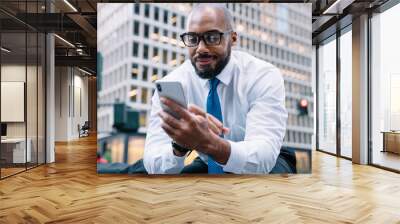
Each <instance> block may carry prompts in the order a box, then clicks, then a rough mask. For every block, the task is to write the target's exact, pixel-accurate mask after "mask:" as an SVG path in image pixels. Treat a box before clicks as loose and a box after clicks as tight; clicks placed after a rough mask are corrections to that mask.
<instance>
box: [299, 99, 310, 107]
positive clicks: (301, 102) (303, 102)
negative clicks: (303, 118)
mask: <svg viewBox="0 0 400 224" xmlns="http://www.w3.org/2000/svg"><path fill="white" fill-rule="evenodd" d="M307 106H308V100H306V99H301V100H300V107H307Z"/></svg>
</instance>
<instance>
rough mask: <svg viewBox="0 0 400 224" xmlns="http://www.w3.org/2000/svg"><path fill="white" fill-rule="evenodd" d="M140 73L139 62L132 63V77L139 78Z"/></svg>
mask: <svg viewBox="0 0 400 224" xmlns="http://www.w3.org/2000/svg"><path fill="white" fill-rule="evenodd" d="M138 73H139V66H138V65H137V64H132V71H131V74H132V79H137V77H138Z"/></svg>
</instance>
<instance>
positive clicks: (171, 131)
mask: <svg viewBox="0 0 400 224" xmlns="http://www.w3.org/2000/svg"><path fill="white" fill-rule="evenodd" d="M161 128H162V129H164V131H165V133H167V135H169V137H171V138H172V139H174V138H175V136H176V134H175V129H174V128H173V127H171V126H169V125H168V124H166V123H164V122H163V123H162V124H161Z"/></svg>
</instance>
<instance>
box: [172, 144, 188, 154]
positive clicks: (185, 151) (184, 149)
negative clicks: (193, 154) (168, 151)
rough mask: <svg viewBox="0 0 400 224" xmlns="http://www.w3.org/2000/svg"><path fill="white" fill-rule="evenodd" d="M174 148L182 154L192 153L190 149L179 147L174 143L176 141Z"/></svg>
mask: <svg viewBox="0 0 400 224" xmlns="http://www.w3.org/2000/svg"><path fill="white" fill-rule="evenodd" d="M172 147H173V148H174V149H175V150H176V151H178V152H180V153H182V154H186V153H187V152H189V151H191V150H190V149H188V148H185V147H183V146H181V145H179V144H178V143H176V142H174V141H172Z"/></svg>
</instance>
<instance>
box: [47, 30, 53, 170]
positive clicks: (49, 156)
mask: <svg viewBox="0 0 400 224" xmlns="http://www.w3.org/2000/svg"><path fill="white" fill-rule="evenodd" d="M54 47H55V44H54V35H53V34H47V36H46V50H47V51H46V61H47V65H46V66H47V67H46V86H47V88H46V115H47V117H46V146H47V147H46V163H53V162H54V161H55V151H54V132H55V128H54V127H55V117H54V114H55V75H54V67H55V60H54Z"/></svg>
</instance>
